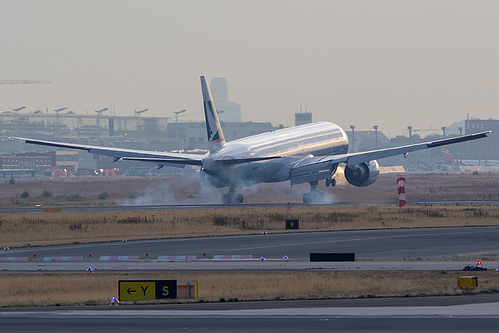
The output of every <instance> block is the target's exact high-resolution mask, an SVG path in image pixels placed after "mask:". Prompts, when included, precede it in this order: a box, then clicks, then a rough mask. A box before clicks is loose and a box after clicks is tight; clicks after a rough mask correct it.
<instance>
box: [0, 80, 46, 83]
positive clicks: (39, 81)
mask: <svg viewBox="0 0 499 333" xmlns="http://www.w3.org/2000/svg"><path fill="white" fill-rule="evenodd" d="M51 83H52V82H50V81H49V80H0V84H51Z"/></svg>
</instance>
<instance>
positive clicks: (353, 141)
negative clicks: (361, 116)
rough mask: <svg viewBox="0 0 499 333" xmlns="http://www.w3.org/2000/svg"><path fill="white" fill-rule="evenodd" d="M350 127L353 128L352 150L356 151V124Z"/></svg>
mask: <svg viewBox="0 0 499 333" xmlns="http://www.w3.org/2000/svg"><path fill="white" fill-rule="evenodd" d="M350 128H351V129H352V152H354V151H355V147H354V144H355V126H354V125H350Z"/></svg>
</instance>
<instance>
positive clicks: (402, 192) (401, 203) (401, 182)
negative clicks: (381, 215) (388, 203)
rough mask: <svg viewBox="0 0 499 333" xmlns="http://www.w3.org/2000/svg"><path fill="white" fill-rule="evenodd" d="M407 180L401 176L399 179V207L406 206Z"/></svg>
mask: <svg viewBox="0 0 499 333" xmlns="http://www.w3.org/2000/svg"><path fill="white" fill-rule="evenodd" d="M405 183H406V181H405V178H404V177H402V175H400V177H399V178H398V179H397V185H398V188H399V207H404V206H405Z"/></svg>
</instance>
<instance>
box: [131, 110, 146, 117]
mask: <svg viewBox="0 0 499 333" xmlns="http://www.w3.org/2000/svg"><path fill="white" fill-rule="evenodd" d="M148 110H149V109H144V110H139V111H137V110H134V111H133V113H135V115H137V117H140V114H141V113H144V112H146V111H148Z"/></svg>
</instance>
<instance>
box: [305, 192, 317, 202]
mask: <svg viewBox="0 0 499 333" xmlns="http://www.w3.org/2000/svg"><path fill="white" fill-rule="evenodd" d="M314 194H315V193H314V192H307V193H303V203H306V204H308V203H312V202H313V201H314Z"/></svg>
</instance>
